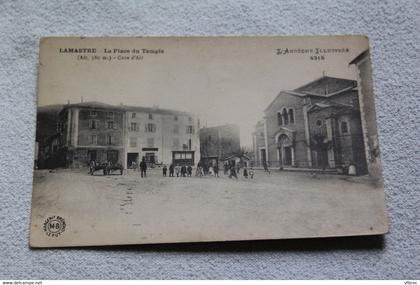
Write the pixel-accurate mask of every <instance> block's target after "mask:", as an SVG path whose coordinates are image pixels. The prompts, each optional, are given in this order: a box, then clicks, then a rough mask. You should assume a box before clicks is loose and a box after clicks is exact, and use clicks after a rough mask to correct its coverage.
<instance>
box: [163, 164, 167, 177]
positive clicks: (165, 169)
mask: <svg viewBox="0 0 420 285" xmlns="http://www.w3.org/2000/svg"><path fill="white" fill-rule="evenodd" d="M162 171H163V176H164V177H166V172H167V171H168V168H167V167H166V164H165V165H164V166H163V169H162Z"/></svg>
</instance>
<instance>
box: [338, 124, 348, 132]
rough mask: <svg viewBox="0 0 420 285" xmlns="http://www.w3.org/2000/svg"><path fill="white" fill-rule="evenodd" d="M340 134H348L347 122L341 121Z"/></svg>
mask: <svg viewBox="0 0 420 285" xmlns="http://www.w3.org/2000/svg"><path fill="white" fill-rule="evenodd" d="M340 128H341V134H348V133H349V125H348V124H347V122H341V126H340Z"/></svg>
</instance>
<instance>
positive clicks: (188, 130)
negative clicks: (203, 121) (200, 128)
mask: <svg viewBox="0 0 420 285" xmlns="http://www.w3.org/2000/svg"><path fill="white" fill-rule="evenodd" d="M193 133H194V127H193V126H187V134H193Z"/></svg>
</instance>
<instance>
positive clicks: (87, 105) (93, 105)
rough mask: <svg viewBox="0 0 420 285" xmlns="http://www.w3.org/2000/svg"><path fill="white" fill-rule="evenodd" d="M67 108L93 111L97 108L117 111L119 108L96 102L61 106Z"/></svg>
mask: <svg viewBox="0 0 420 285" xmlns="http://www.w3.org/2000/svg"><path fill="white" fill-rule="evenodd" d="M69 107H82V108H93V109H99V108H105V109H119V108H120V107H118V106H115V105H110V104H105V103H102V102H98V101H89V102H80V103H73V104H66V105H64V106H63V108H69Z"/></svg>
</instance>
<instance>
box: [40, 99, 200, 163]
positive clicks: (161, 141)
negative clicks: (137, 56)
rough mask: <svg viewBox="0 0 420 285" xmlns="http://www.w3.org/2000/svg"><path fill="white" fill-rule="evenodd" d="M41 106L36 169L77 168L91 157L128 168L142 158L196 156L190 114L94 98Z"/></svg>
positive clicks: (187, 159)
mask: <svg viewBox="0 0 420 285" xmlns="http://www.w3.org/2000/svg"><path fill="white" fill-rule="evenodd" d="M43 109H48V106H47V107H44V108H43ZM43 109H40V110H39V113H38V124H37V138H36V145H37V146H38V150H37V153H38V155H37V157H36V160H37V161H36V162H37V165H40V166H41V167H40V168H56V167H69V168H79V167H85V166H88V165H89V163H90V162H91V161H92V160H94V161H96V162H99V163H103V162H106V161H110V162H111V163H113V164H121V165H122V166H123V167H124V168H129V167H133V166H135V165H138V164H139V162H140V161H141V160H142V159H143V158H144V159H145V160H146V162H147V163H148V164H149V165H150V166H152V165H159V164H170V163H176V164H189V165H194V164H196V163H197V162H198V160H199V159H200V141H199V136H198V130H199V128H200V121H199V119H198V117H197V116H194V115H193V114H189V113H186V112H180V111H175V110H167V109H159V108H147V107H136V106H123V105H119V106H113V105H108V104H103V103H99V102H85V103H83V102H82V103H77V104H67V105H61V106H60V110H61V111H55V112H52V111H50V110H49V109H51V108H49V109H48V111H46V110H43Z"/></svg>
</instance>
